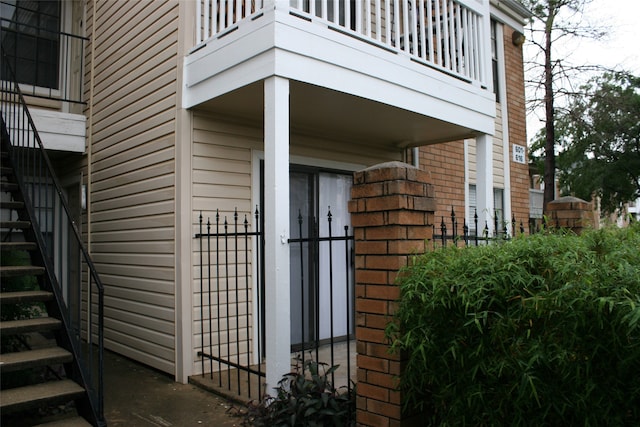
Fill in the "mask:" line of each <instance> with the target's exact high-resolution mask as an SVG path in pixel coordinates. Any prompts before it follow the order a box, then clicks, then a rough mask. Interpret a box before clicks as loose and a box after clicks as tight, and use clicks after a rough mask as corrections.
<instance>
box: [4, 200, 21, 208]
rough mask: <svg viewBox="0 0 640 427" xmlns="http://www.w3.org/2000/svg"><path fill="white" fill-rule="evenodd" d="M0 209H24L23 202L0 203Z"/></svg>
mask: <svg viewBox="0 0 640 427" xmlns="http://www.w3.org/2000/svg"><path fill="white" fill-rule="evenodd" d="M0 208H2V209H11V210H17V209H23V208H24V202H18V201H15V200H12V201H8V202H2V203H0Z"/></svg>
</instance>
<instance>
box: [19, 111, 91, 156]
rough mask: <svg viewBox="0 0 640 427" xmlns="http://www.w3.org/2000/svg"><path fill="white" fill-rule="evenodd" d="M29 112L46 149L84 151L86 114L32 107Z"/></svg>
mask: <svg viewBox="0 0 640 427" xmlns="http://www.w3.org/2000/svg"><path fill="white" fill-rule="evenodd" d="M29 113H30V114H31V118H32V119H33V124H34V125H35V127H36V129H37V130H38V135H40V139H41V141H42V145H44V148H45V149H47V150H57V151H69V152H74V153H84V150H85V139H86V121H87V119H86V117H85V116H84V115H82V114H70V113H63V112H60V111H52V110H42V109H38V108H30V109H29ZM20 114H22V113H20ZM27 131H28V132H29V134H30V133H31V131H30V130H27ZM29 138H30V139H31V138H32V136H31V135H30V136H29Z"/></svg>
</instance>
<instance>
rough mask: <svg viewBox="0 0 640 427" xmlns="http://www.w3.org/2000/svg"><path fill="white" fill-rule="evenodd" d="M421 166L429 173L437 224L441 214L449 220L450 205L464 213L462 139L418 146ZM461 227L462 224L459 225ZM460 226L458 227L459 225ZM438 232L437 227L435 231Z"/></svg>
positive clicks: (447, 221) (461, 214)
mask: <svg viewBox="0 0 640 427" xmlns="http://www.w3.org/2000/svg"><path fill="white" fill-rule="evenodd" d="M419 152H420V163H419V164H420V168H421V169H423V170H425V171H429V172H430V173H431V183H432V184H433V187H434V188H435V192H436V210H435V215H434V216H435V218H434V221H435V222H436V227H438V226H439V225H440V221H441V217H443V216H444V220H445V222H446V223H447V227H449V224H450V223H451V207H452V206H453V209H454V210H455V212H456V215H458V216H460V217H464V212H465V209H464V190H465V188H464V143H463V141H453V142H445V143H442V144H435V145H427V146H424V147H420V151H419ZM460 227H462V225H460ZM460 230H461V229H460ZM437 232H438V233H439V231H437Z"/></svg>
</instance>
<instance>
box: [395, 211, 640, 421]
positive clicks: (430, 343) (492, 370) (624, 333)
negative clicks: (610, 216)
mask: <svg viewBox="0 0 640 427" xmlns="http://www.w3.org/2000/svg"><path fill="white" fill-rule="evenodd" d="M399 280H400V285H401V289H402V297H401V302H400V304H399V309H398V311H397V312H396V315H395V316H396V322H393V323H391V324H390V325H389V326H388V328H387V331H386V332H387V336H388V337H389V338H390V339H391V340H392V349H393V350H394V351H401V352H402V353H403V354H406V357H407V365H406V370H405V372H404V374H403V375H402V376H401V378H400V386H401V388H402V389H403V391H404V394H405V396H407V401H406V402H405V405H406V408H407V409H421V410H423V411H424V412H425V414H426V417H427V418H425V420H426V419H428V420H429V424H430V425H438V426H446V425H455V426H464V425H469V426H489V425H492V426H493V425H502V426H506V425H508V426H531V425H540V426H543V425H553V426H555V425H562V426H565V425H581V426H587V425H590V426H603V425H616V426H624V425H640V381H639V380H638V379H639V378H640V225H639V224H637V223H636V224H634V225H633V226H632V227H630V228H628V229H622V230H618V229H605V230H599V231H591V232H587V233H584V234H583V235H582V236H575V235H572V234H565V235H560V234H545V235H542V234H541V235H534V236H529V237H522V238H517V239H515V240H514V241H512V242H510V243H506V244H502V245H492V246H486V247H480V248H468V249H457V248H448V249H443V250H438V251H435V252H432V253H428V254H425V255H423V256H419V257H416V259H415V261H414V263H413V264H412V265H411V266H410V267H408V268H407V269H406V270H405V271H404V273H403V274H402V275H401V278H400V279H399Z"/></svg>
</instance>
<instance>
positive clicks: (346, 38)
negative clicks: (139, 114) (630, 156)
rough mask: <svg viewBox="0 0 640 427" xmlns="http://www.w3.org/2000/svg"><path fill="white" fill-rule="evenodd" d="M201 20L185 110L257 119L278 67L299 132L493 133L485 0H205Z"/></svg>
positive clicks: (407, 136)
mask: <svg viewBox="0 0 640 427" xmlns="http://www.w3.org/2000/svg"><path fill="white" fill-rule="evenodd" d="M195 21H196V22H195V28H196V38H195V43H196V44H195V46H194V48H193V49H191V51H190V52H189V54H188V55H187V57H186V59H185V68H184V73H185V86H184V94H183V95H184V96H183V106H184V107H185V108H194V107H196V108H202V109H205V110H208V111H214V112H218V113H221V114H225V115H237V116H239V117H242V118H243V119H247V120H255V121H256V122H257V123H259V122H260V121H261V119H262V112H263V102H262V86H261V82H262V81H263V80H264V79H265V78H268V77H270V76H273V75H276V76H281V77H285V78H287V79H289V80H290V81H291V82H292V83H291V115H292V116H291V126H292V129H294V130H295V128H296V127H300V128H315V129H328V127H330V128H332V129H333V132H334V133H340V134H341V135H346V136H348V137H349V138H350V139H353V138H356V139H367V140H368V141H375V140H376V139H385V140H386V141H387V142H389V141H394V143H395V144H396V145H404V146H411V145H414V146H415V145H422V144H425V143H435V142H440V141H446V140H452V139H458V138H465V137H471V136H474V135H477V134H492V133H493V126H494V124H493V123H494V115H495V100H494V96H493V92H492V88H491V87H490V86H491V84H492V83H491V81H492V80H491V77H490V73H491V57H490V44H489V2H488V0H371V1H358V0H356V1H343V0H318V1H302V0H297V1H296V0H292V1H263V2H260V1H248V0H237V1H230V0H200V1H198V2H197V3H196V10H195ZM309 99H313V100H314V102H313V103H310V102H308V100H309ZM251 100H253V101H251ZM336 106H337V107H338V108H336ZM344 111H350V112H356V111H357V112H358V114H347V115H345V114H342V113H343V112H344ZM345 133H346V134H345ZM329 136H331V135H329Z"/></svg>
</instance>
